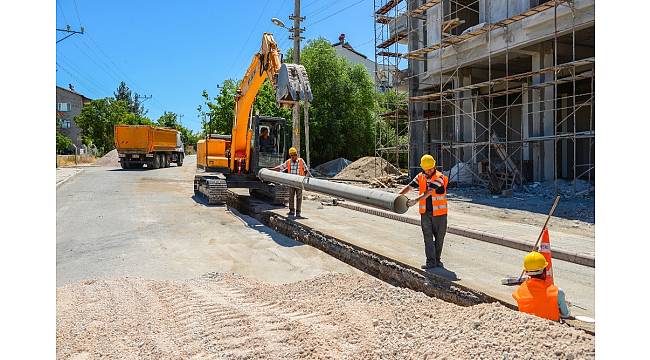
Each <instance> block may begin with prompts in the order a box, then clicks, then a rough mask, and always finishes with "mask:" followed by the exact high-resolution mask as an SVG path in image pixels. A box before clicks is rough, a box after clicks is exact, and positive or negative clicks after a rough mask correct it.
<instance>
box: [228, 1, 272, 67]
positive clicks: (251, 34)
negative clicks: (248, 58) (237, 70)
mask: <svg viewBox="0 0 650 360" xmlns="http://www.w3.org/2000/svg"><path fill="white" fill-rule="evenodd" d="M269 1H270V0H266V3H265V4H264V7H263V8H262V11H260V14H259V15H258V16H257V21H255V25H254V26H253V27H252V28H251V31H250V32H249V33H248V37H247V38H246V41H245V42H244V45H243V46H242V47H240V48H239V54H238V55H237V56H236V57H234V58H233V59H232V63H231V64H230V68H229V69H228V73H229V74H232V67H233V66H235V63H236V62H237V60H239V59H240V57H241V55H242V53H243V52H244V49H245V48H246V45H248V41H250V39H251V36H253V33H254V32H255V30H256V29H257V25H258V24H259V22H260V19H261V18H262V15H264V11H265V10H266V7H267V6H268V5H269Z"/></svg>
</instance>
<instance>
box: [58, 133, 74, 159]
mask: <svg viewBox="0 0 650 360" xmlns="http://www.w3.org/2000/svg"><path fill="white" fill-rule="evenodd" d="M71 147H72V139H70V138H69V137H67V136H65V135H63V134H61V133H60V132H58V131H57V132H56V152H57V153H58V154H61V153H63V152H65V151H68V150H69V149H70V148H71Z"/></svg>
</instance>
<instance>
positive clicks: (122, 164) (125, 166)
mask: <svg viewBox="0 0 650 360" xmlns="http://www.w3.org/2000/svg"><path fill="white" fill-rule="evenodd" d="M120 166H121V167H122V169H128V168H129V164H127V162H126V161H120Z"/></svg>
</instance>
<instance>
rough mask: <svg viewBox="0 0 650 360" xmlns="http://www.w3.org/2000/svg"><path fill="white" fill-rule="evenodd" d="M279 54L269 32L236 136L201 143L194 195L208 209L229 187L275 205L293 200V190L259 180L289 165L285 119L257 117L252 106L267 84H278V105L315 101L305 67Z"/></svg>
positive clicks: (242, 91)
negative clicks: (264, 173)
mask: <svg viewBox="0 0 650 360" xmlns="http://www.w3.org/2000/svg"><path fill="white" fill-rule="evenodd" d="M280 54H281V53H280V49H278V45H277V43H276V42H275V40H274V38H273V35H272V34H270V33H264V35H263V36H262V45H261V47H260V51H259V52H258V53H256V54H255V55H254V56H253V59H252V61H251V64H250V66H249V67H248V70H247V71H246V75H245V76H244V78H243V79H242V81H241V83H240V84H239V87H238V89H237V93H236V95H235V119H234V121H233V125H232V134H230V135H217V134H210V135H207V136H206V138H205V139H202V140H199V141H198V143H197V173H196V175H195V176H194V194H195V195H197V196H200V197H204V198H206V199H207V201H208V204H220V203H224V202H225V201H226V200H227V197H228V193H229V191H228V189H230V188H248V189H249V192H250V194H251V195H253V196H262V197H265V198H267V199H270V200H271V202H272V203H274V204H283V203H286V201H287V200H288V188H286V187H284V186H282V185H276V184H272V183H268V182H264V181H262V180H260V179H259V178H258V177H257V173H258V172H259V170H261V169H263V168H270V167H275V166H277V165H279V164H280V163H282V162H283V161H284V160H285V150H286V148H287V147H288V146H287V145H288V144H287V143H286V138H285V135H284V134H285V131H284V127H285V124H286V120H285V119H283V118H277V117H268V116H260V115H255V116H253V114H252V107H253V102H254V101H255V97H256V96H257V93H258V91H259V89H260V87H261V86H262V84H263V83H264V81H265V80H266V79H269V81H270V82H271V84H272V85H273V89H274V90H275V95H276V101H277V104H278V106H281V107H288V108H291V107H293V106H294V105H295V104H296V103H297V102H299V101H301V100H302V101H306V102H309V101H311V100H312V93H311V87H310V84H309V79H308V77H307V72H306V71H305V68H304V66H302V65H298V64H285V63H282V57H281V55H280Z"/></svg>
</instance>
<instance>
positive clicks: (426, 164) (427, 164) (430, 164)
mask: <svg viewBox="0 0 650 360" xmlns="http://www.w3.org/2000/svg"><path fill="white" fill-rule="evenodd" d="M420 167H422V169H423V170H425V171H426V170H429V169H433V168H434V167H436V160H435V159H434V158H433V156H431V155H429V154H426V155H423V156H422V158H421V159H420Z"/></svg>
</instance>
